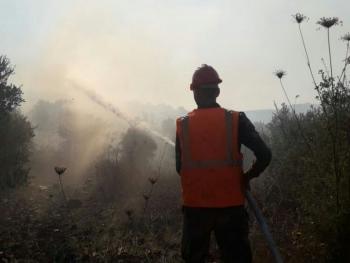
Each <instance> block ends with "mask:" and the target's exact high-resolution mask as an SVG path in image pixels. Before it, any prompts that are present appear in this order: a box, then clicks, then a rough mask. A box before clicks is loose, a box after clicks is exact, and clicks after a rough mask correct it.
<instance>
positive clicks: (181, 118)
mask: <svg viewBox="0 0 350 263" xmlns="http://www.w3.org/2000/svg"><path fill="white" fill-rule="evenodd" d="M186 118H188V113H186V114H185V115H182V116H180V117H177V118H176V122H177V123H178V122H181V121H183V120H184V119H186Z"/></svg>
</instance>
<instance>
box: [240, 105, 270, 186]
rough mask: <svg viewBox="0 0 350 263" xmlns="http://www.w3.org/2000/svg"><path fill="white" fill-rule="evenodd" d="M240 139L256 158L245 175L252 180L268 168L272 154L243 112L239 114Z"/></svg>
mask: <svg viewBox="0 0 350 263" xmlns="http://www.w3.org/2000/svg"><path fill="white" fill-rule="evenodd" d="M239 141H240V143H241V144H243V145H245V146H246V147H248V148H249V149H250V150H252V151H253V153H254V155H255V158H256V161H255V162H254V163H253V165H252V166H251V168H250V169H248V171H246V172H245V176H247V179H248V180H250V179H252V178H254V177H257V176H259V175H260V174H261V173H262V172H263V171H264V170H265V169H266V167H267V166H268V165H269V164H270V161H271V157H272V154H271V151H270V149H269V148H268V147H267V145H266V144H265V142H264V141H263V140H262V139H261V137H260V135H259V133H258V132H257V131H256V130H255V127H254V125H253V124H252V122H251V121H250V120H249V119H248V117H247V116H246V115H245V114H244V113H243V112H240V114H239Z"/></svg>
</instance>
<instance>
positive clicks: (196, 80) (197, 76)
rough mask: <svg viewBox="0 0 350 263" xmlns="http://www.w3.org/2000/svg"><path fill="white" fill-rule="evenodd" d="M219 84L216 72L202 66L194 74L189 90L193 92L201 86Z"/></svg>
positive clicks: (206, 66)
mask: <svg viewBox="0 0 350 263" xmlns="http://www.w3.org/2000/svg"><path fill="white" fill-rule="evenodd" d="M221 82H222V80H221V79H220V77H219V74H218V73H217V72H216V70H215V69H214V68H213V67H211V66H209V65H207V64H203V65H202V66H201V67H199V68H198V69H197V70H196V71H195V72H194V74H193V77H192V83H191V86H190V89H191V90H195V89H197V88H199V87H200V86H201V85H203V84H219V83H221Z"/></svg>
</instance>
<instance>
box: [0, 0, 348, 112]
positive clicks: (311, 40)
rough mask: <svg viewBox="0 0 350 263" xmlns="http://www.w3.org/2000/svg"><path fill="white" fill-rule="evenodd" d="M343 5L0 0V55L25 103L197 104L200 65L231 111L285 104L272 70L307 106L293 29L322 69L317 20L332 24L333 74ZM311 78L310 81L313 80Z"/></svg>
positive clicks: (269, 0)
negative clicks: (91, 95)
mask: <svg viewBox="0 0 350 263" xmlns="http://www.w3.org/2000/svg"><path fill="white" fill-rule="evenodd" d="M348 10H350V1H348V0H308V1H305V0H303V1H302V0H295V1H291V0H264V1H261V0H245V1H236V0H230V1H214V0H212V1H208V0H202V1H199V0H187V1H186V0H178V1H167V0H162V1H154V0H148V1H146V0H139V1H136V0H134V1H121V0H114V1H112V0H99V1H97V0H96V1H89V0H60V1H54V0H31V1H29V0H0V54H2V55H6V56H7V57H8V58H9V59H10V60H11V62H12V64H13V65H15V69H16V75H15V76H14V77H13V78H12V79H11V81H13V82H14V83H16V84H18V85H22V89H23V92H24V97H25V99H26V101H27V103H26V106H25V107H29V106H30V105H32V104H34V103H35V102H36V101H38V100H39V99H45V100H50V101H53V100H56V99H62V98H63V99H67V98H68V99H70V98H72V99H76V101H77V103H79V96H83V94H79V90H76V88H75V87H76V86H77V85H78V86H80V87H84V88H86V89H88V90H90V91H93V92H95V93H96V94H98V95H99V96H101V97H102V98H104V99H105V100H107V101H109V102H110V103H112V104H115V105H119V104H122V103H127V102H129V101H140V102H145V103H152V104H169V105H172V106H174V107H185V108H186V109H189V110H190V109H192V108H194V107H195V103H194V101H193V95H192V92H191V91H190V90H189V84H190V82H191V78H192V74H193V72H194V70H195V69H196V68H197V67H198V66H200V65H201V64H203V63H206V64H209V65H212V66H213V67H214V68H215V69H216V70H217V71H218V73H219V75H220V77H221V79H222V80H223V83H222V84H220V88H221V95H220V97H219V100H218V101H219V103H220V104H221V105H222V106H224V107H226V108H229V109H234V110H254V109H266V108H273V103H274V101H276V102H277V104H280V103H282V102H285V101H286V100H285V98H284V96H283V93H282V90H281V87H280V85H279V82H278V79H277V78H276V77H275V76H274V75H273V72H274V71H275V70H277V69H283V70H286V71H287V76H286V77H285V79H284V84H285V87H286V90H287V92H288V94H289V96H290V98H291V100H292V101H293V102H295V99H294V98H295V96H296V95H300V97H299V98H298V99H297V101H296V102H297V103H315V99H314V97H315V95H316V94H315V91H314V90H313V86H312V82H311V78H310V75H309V72H308V69H307V65H306V60H305V54H304V51H303V49H302V45H301V40H300V36H299V32H298V27H297V24H296V23H295V22H294V21H293V18H292V14H295V13H297V12H301V13H303V14H305V15H306V16H308V17H309V21H308V22H307V23H303V24H302V30H303V33H304V36H305V41H306V44H307V46H308V49H309V52H310V59H311V65H312V67H313V69H314V72H315V73H316V75H317V72H318V70H319V69H320V68H323V64H322V63H321V58H322V57H323V58H324V59H325V61H326V63H328V53H327V42H326V40H327V39H326V31H325V30H324V29H322V28H321V29H320V28H319V26H318V25H317V24H316V22H317V21H318V19H319V18H320V17H333V16H336V17H339V18H340V19H341V20H342V21H343V26H337V27H334V28H332V31H331V37H332V38H331V39H332V41H331V45H332V55H333V62H334V68H335V72H339V70H340V65H341V63H343V62H342V60H343V59H344V58H345V44H344V43H343V42H341V41H340V40H339V39H340V37H341V36H342V35H343V34H344V33H346V32H349V31H350V18H349V16H348ZM318 77H319V76H318V75H317V78H318Z"/></svg>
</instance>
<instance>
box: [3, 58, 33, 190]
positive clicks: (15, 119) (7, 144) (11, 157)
mask: <svg viewBox="0 0 350 263" xmlns="http://www.w3.org/2000/svg"><path fill="white" fill-rule="evenodd" d="M13 73H14V70H13V68H12V67H11V66H10V61H9V60H8V59H7V58H6V57H4V56H0V145H1V147H0V170H1V173H0V189H4V188H7V187H15V186H16V185H18V184H23V183H25V182H27V179H28V172H29V168H28V167H27V163H28V160H29V154H30V148H31V139H32V137H33V136H34V134H33V129H32V127H31V124H30V122H29V121H28V120H27V119H26V117H24V116H23V115H22V114H21V113H20V112H19V111H18V110H16V108H17V107H18V106H19V105H20V104H21V103H22V102H23V101H24V100H23V98H22V91H21V89H20V88H19V87H17V86H15V85H13V84H9V83H8V79H9V77H10V76H11V75H12V74H13Z"/></svg>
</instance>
